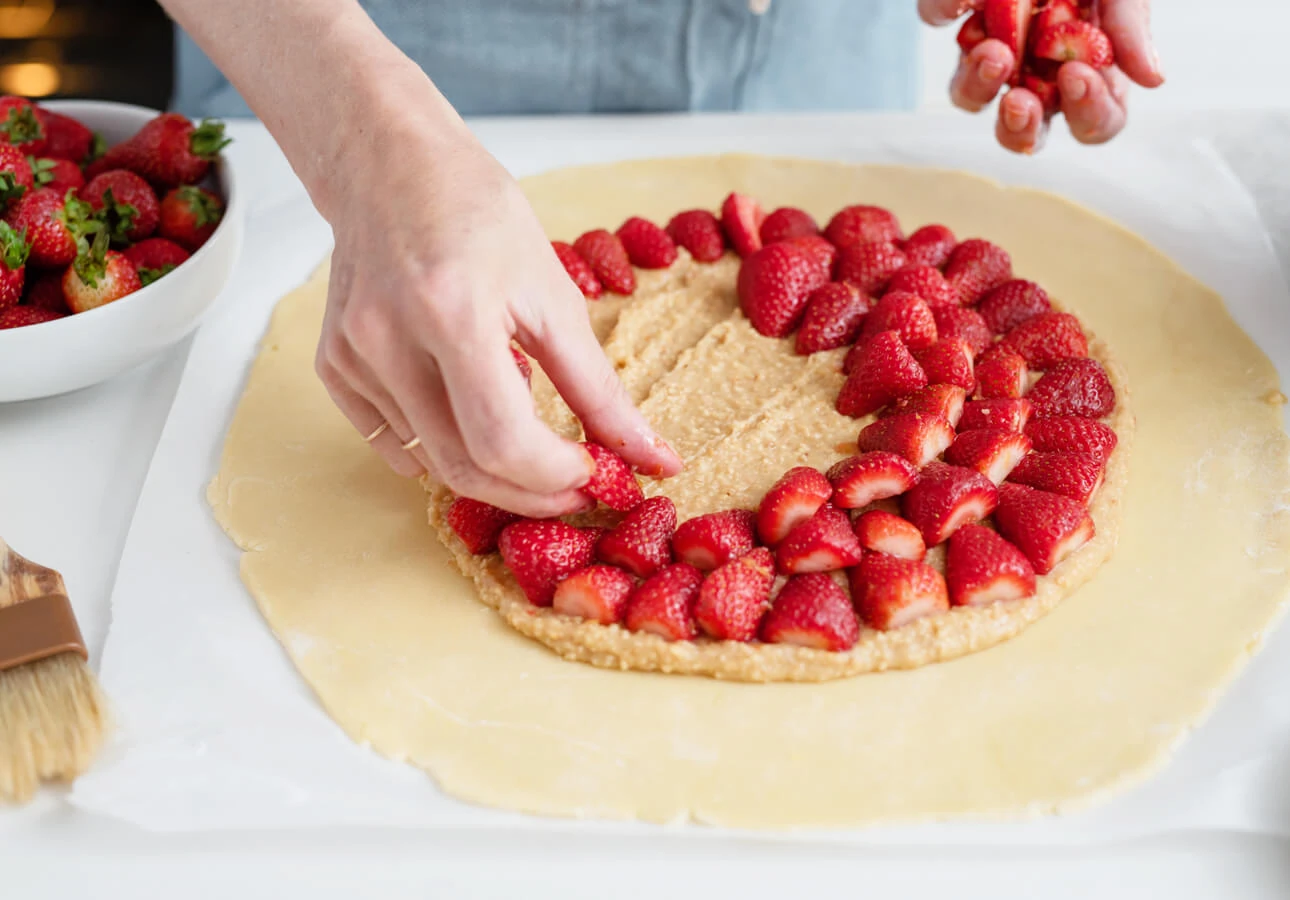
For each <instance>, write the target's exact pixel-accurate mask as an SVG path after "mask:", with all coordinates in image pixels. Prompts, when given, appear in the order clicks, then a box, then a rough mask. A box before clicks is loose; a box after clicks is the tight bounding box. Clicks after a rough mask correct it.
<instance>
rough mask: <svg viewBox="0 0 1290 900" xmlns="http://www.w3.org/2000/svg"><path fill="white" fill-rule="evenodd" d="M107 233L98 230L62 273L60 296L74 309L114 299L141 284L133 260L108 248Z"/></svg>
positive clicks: (100, 304)
mask: <svg viewBox="0 0 1290 900" xmlns="http://www.w3.org/2000/svg"><path fill="white" fill-rule="evenodd" d="M106 237H107V232H106V231H100V232H99V234H98V238H96V239H95V241H94V246H93V247H91V249H90V250H89V252H87V253H82V254H80V255H79V256H77V257H76V262H74V263H73V264H72V265H70V266H68V267H67V272H66V273H64V275H63V296H64V297H66V298H67V308H68V309H70V310H71V311H72V312H74V313H83V312H85V311H87V310H91V309H97V308H98V307H100V306H106V305H107V304H109V303H114V302H115V301H117V300H120V299H121V298H122V297H125V296H127V295H128V294H133V293H134V292H135V291H137V290H139V288H141V287H142V286H143V285H142V284H140V283H139V273H138V272H136V271H135V269H134V263H132V262H130V260H128V259H126V258H125V256H123V255H122V254H120V253H118V252H116V251H115V250H109V249H107V240H106ZM99 238H102V239H103V240H99Z"/></svg>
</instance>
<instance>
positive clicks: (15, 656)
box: [0, 540, 88, 672]
mask: <svg viewBox="0 0 1290 900" xmlns="http://www.w3.org/2000/svg"><path fill="white" fill-rule="evenodd" d="M68 652H71V653H76V654H78V655H79V656H80V657H81V658H82V659H87V658H88V654H87V652H86V649H85V641H84V639H83V638H82V637H81V630H80V628H78V627H77V625H76V613H75V612H73V610H72V604H71V602H70V601H69V600H68V599H67V588H66V587H64V585H63V576H62V575H59V574H58V573H57V572H55V571H54V570H53V569H47V568H45V567H44V566H38V565H36V564H35V563H34V562H32V561H31V560H29V559H26V558H24V557H22V556H19V555H18V554H17V553H15V552H14V551H13V549H12V548H11V547H10V546H9V545H8V544H6V543H5V542H4V541H3V540H0V672H3V671H5V670H6V669H12V668H14V667H16V666H21V665H26V664H27V663H29V662H35V661H37V660H41V659H46V658H48V657H51V656H57V655H58V654H60V653H68Z"/></svg>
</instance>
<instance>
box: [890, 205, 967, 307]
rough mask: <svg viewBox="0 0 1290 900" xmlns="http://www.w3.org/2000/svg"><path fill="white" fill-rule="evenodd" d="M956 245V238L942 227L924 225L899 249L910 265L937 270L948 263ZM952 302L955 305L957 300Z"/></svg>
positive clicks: (927, 299) (929, 300)
mask: <svg viewBox="0 0 1290 900" xmlns="http://www.w3.org/2000/svg"><path fill="white" fill-rule="evenodd" d="M957 245H958V238H956V237H954V232H952V231H950V230H949V229H948V228H946V227H945V226H944V225H924V226H923V227H922V228H920V229H918V230H917V231H915V232H914V233H913V234H911V235H910V236H909V237H908V238H907V239H906V240H905V243H904V244H902V245H901V249H902V250H904V251H905V256H906V257H908V259H909V261H910V262H911V263H913V264H915V265H920V266H932V267H934V268H936V269H939V268H941V267H942V266H944V265H945V264H946V263H947V262H949V259H950V254H951V253H953V252H954V248H955V246H957ZM923 299H924V300H926V301H927V302H928V303H931V302H932V300H931V298H930V297H924V298H923ZM954 302H956V303H957V302H958V300H957V299H956V300H955V301H954ZM933 305H935V304H933Z"/></svg>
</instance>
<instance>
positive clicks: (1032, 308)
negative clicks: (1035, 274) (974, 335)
mask: <svg viewBox="0 0 1290 900" xmlns="http://www.w3.org/2000/svg"><path fill="white" fill-rule="evenodd" d="M1051 311H1052V304H1051V303H1050V302H1049V300H1048V292H1047V291H1045V290H1044V289H1043V288H1042V287H1040V286H1039V285H1037V284H1035V283H1034V282H1033V281H1025V280H1024V279H1021V278H1014V279H1013V280H1012V281H1005V282H1004V283H1003V284H1001V285H999V286H998V287H997V288H995V289H994V290H992V291H990V293H988V294H986V295H985V296H984V297H982V298H981V305H980V306H978V307H977V312H979V313H980V314H981V318H982V319H983V320H984V321H985V324H986V327H988V328H989V329H990V330H991V331H992V332H994V333H995V334H1003V333H1005V332H1007V331H1011V330H1012V329H1014V328H1016V327H1017V326H1018V325H1020V324H1021V323H1022V322H1024V321H1026V320H1027V319H1033V318H1034V317H1035V316H1038V315H1042V314H1044V313H1046V312H1051Z"/></svg>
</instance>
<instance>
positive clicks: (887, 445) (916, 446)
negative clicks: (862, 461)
mask: <svg viewBox="0 0 1290 900" xmlns="http://www.w3.org/2000/svg"><path fill="white" fill-rule="evenodd" d="M953 441H954V427H953V426H952V425H950V423H949V422H947V421H945V420H944V419H942V418H941V417H940V416H928V415H924V414H923V413H901V414H900V415H896V416H888V417H887V418H885V419H879V420H878V421H877V422H874V423H873V424H872V425H869V426H868V427H866V428H865V429H864V430H863V431H861V432H860V437H859V438H858V439H857V440H856V446H857V448H858V449H859V450H860V451H861V452H868V451H870V450H886V451H888V452H890V453H897V454H899V455H901V456H903V457H905V459H907V460H909V461H910V462H911V463H913V464H914V465H915V466H916V467H918V468H922V467H923V466H925V465H927V464H928V463H929V462H931V461H932V460H934V459H936V457H938V456H940V455H941V454H942V453H944V452H945V448H946V447H948V446H949V445H950V444H951V443H953Z"/></svg>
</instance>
